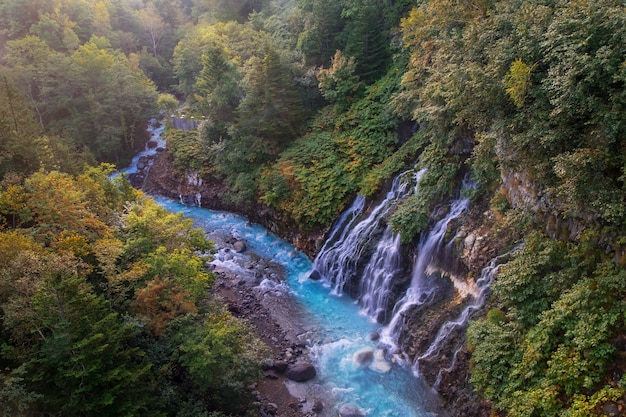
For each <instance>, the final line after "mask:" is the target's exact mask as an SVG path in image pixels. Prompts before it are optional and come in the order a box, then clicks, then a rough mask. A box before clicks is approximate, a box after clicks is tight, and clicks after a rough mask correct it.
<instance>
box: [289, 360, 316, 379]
mask: <svg viewBox="0 0 626 417" xmlns="http://www.w3.org/2000/svg"><path fill="white" fill-rule="evenodd" d="M316 375H317V371H316V370H315V367H314V366H313V364H312V363H310V362H296V363H294V364H291V365H289V366H287V370H286V371H285V376H286V377H287V378H289V379H290V380H292V381H295V382H305V381H308V380H310V379H313V378H315V376H316Z"/></svg>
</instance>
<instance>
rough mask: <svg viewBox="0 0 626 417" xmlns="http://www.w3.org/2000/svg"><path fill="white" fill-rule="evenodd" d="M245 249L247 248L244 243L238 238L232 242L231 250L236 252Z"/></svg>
mask: <svg viewBox="0 0 626 417" xmlns="http://www.w3.org/2000/svg"><path fill="white" fill-rule="evenodd" d="M246 249H247V248H246V244H245V243H244V242H243V241H241V240H238V241H236V242H235V243H233V250H234V251H235V252H237V253H241V252H245V250H246Z"/></svg>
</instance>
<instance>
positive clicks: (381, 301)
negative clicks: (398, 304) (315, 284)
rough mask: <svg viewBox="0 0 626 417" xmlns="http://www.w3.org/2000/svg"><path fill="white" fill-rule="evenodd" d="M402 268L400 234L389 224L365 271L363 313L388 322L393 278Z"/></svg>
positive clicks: (362, 287)
mask: <svg viewBox="0 0 626 417" xmlns="http://www.w3.org/2000/svg"><path fill="white" fill-rule="evenodd" d="M401 270H402V259H401V257H400V234H399V233H393V232H392V230H391V227H389V226H387V228H386V229H385V231H384V232H383V236H382V238H381V239H380V241H379V242H378V245H377V246H376V251H375V252H374V254H373V255H372V257H371V259H370V261H369V262H368V264H367V266H366V267H365V271H364V272H363V277H362V280H361V286H360V294H361V296H360V298H359V304H360V305H361V307H362V310H361V312H362V313H363V314H365V315H367V316H368V317H372V318H374V319H376V321H378V322H379V323H384V322H386V319H387V317H386V316H385V313H386V312H387V304H388V302H389V296H390V294H391V285H392V283H393V278H394V277H395V276H396V275H397V274H398V273H399V272H400V271H401Z"/></svg>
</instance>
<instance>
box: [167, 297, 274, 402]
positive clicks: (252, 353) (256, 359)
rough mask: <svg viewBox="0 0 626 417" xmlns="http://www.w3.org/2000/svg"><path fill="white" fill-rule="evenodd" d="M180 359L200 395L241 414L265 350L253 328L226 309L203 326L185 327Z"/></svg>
mask: <svg viewBox="0 0 626 417" xmlns="http://www.w3.org/2000/svg"><path fill="white" fill-rule="evenodd" d="M178 334H179V335H180V336H179V337H180V338H181V341H180V347H179V360H180V362H181V364H182V365H183V366H184V367H185V368H186V369H187V370H188V371H189V373H190V375H191V376H192V377H193V378H194V382H195V383H196V384H197V386H198V388H199V389H200V390H201V392H203V393H205V394H206V395H207V396H209V398H210V399H211V402H212V403H213V404H215V405H218V406H219V408H220V409H222V410H224V411H226V412H233V413H240V412H241V411H242V406H245V404H246V403H247V401H245V400H246V397H247V396H248V395H249V393H248V390H247V386H248V385H249V384H251V383H252V382H254V381H256V380H257V379H258V376H259V369H260V367H259V363H260V361H261V359H262V358H263V357H264V355H266V350H265V349H266V348H265V347H264V346H263V345H262V344H260V342H259V340H258V339H257V338H256V337H255V336H254V335H253V331H252V329H251V328H250V327H249V326H248V325H246V324H245V323H244V322H243V321H241V320H238V319H236V318H234V317H233V316H232V315H230V314H229V313H227V312H226V311H225V310H223V309H219V308H215V309H212V310H211V313H210V314H208V315H207V316H205V320H204V323H203V324H201V325H199V326H198V325H194V326H193V327H190V328H185V327H183V328H182V329H181V331H180V332H179V333H178Z"/></svg>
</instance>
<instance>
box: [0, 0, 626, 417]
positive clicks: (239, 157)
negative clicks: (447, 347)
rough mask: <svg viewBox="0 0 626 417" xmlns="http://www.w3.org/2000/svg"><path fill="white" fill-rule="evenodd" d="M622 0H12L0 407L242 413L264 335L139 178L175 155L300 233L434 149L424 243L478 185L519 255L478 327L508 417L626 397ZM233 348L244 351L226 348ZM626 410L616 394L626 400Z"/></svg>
mask: <svg viewBox="0 0 626 417" xmlns="http://www.w3.org/2000/svg"><path fill="white" fill-rule="evenodd" d="M625 57H626V5H625V4H624V2H623V1H622V0H594V1H591V0H465V1H459V0H384V1H383V0H341V1H338V0H0V258H1V259H2V262H1V263H0V319H1V320H2V326H1V327H0V343H1V344H0V346H1V350H0V351H1V352H2V353H1V356H0V365H1V367H0V404H2V405H1V406H0V410H1V411H2V413H3V415H5V416H9V415H10V416H15V415H23V416H31V415H32V416H35V415H55V416H56V415H58V416H61V415H62V416H94V415H126V416H140V415H150V416H155V415H163V416H180V417H182V416H189V417H191V416H194V417H200V416H213V417H217V416H222V415H229V414H230V415H244V414H245V413H246V407H247V404H248V403H247V402H246V401H245V396H246V395H247V391H246V389H245V387H246V386H247V385H249V383H250V381H254V380H255V379H256V378H257V377H258V375H257V371H258V361H259V360H260V358H261V357H262V356H263V353H264V347H263V345H262V344H261V343H260V342H259V341H258V340H257V339H256V338H255V337H254V336H253V332H252V331H251V329H250V328H249V327H247V326H246V325H245V324H244V323H243V322H241V321H239V320H237V319H235V318H233V317H232V316H231V315H230V314H229V313H228V311H227V310H226V309H225V308H224V306H223V305H221V303H220V302H219V301H218V300H216V299H214V298H213V297H212V296H210V295H208V294H209V293H208V292H207V289H208V288H209V287H210V286H211V283H212V276H211V274H210V273H208V272H207V271H206V270H205V268H204V264H205V261H206V259H207V258H208V257H210V251H211V244H210V242H208V241H207V240H206V239H205V237H204V236H203V234H202V232H200V231H198V230H195V229H193V228H192V226H191V224H190V223H188V222H187V221H185V220H183V219H182V218H181V217H179V216H176V215H172V214H168V213H167V212H165V211H164V210H163V209H162V208H160V207H159V206H158V205H156V204H155V203H154V202H153V201H152V200H151V199H149V198H148V197H146V196H145V195H144V194H143V193H141V192H140V191H137V190H135V189H133V188H132V187H131V186H130V185H129V183H128V181H127V179H126V178H124V177H123V176H118V177H115V178H113V179H112V178H111V175H110V174H111V173H112V172H113V170H114V165H113V164H117V166H119V167H122V166H124V165H125V164H127V163H128V161H130V158H131V156H132V154H133V153H134V152H135V151H136V150H138V149H141V148H142V147H143V144H144V143H145V141H146V140H147V133H146V125H147V122H148V120H149V119H150V118H151V117H153V116H155V115H157V114H159V112H160V114H161V115H163V116H164V119H165V120H166V123H167V120H170V119H171V118H172V117H176V118H179V117H182V118H191V117H193V118H194V120H199V121H201V122H200V124H199V126H198V128H197V129H193V130H188V131H182V130H176V129H174V128H173V126H172V125H171V124H168V128H167V132H166V135H167V140H168V145H167V146H168V152H169V153H170V154H171V155H172V157H173V161H174V166H175V167H176V169H177V170H178V171H179V172H180V174H183V175H184V174H186V173H189V172H190V171H193V172H195V173H197V174H199V175H200V176H201V177H202V178H205V179H211V180H213V181H219V182H221V183H223V184H225V185H226V186H227V187H225V188H224V190H226V191H224V192H223V194H222V195H220V198H222V199H224V201H230V202H232V203H234V204H238V205H239V206H241V207H246V206H253V205H256V204H263V205H265V206H267V207H269V208H270V209H272V210H274V212H275V213H279V215H280V216H282V217H283V218H287V219H289V220H290V222H291V223H290V224H293V225H296V227H297V228H298V232H299V233H302V234H307V233H309V232H311V231H312V230H317V229H324V228H328V227H329V226H330V224H331V223H332V222H333V220H334V219H335V218H336V217H337V216H338V214H339V213H340V212H341V210H342V209H344V208H345V206H346V205H347V204H348V203H349V202H350V201H351V199H353V198H354V196H355V195H356V194H358V193H360V194H363V195H365V196H367V197H372V198H374V197H375V196H376V195H377V193H378V192H380V191H384V190H383V188H384V186H385V184H386V183H387V182H388V180H389V179H390V178H391V177H392V176H393V175H394V174H395V173H397V172H400V171H402V170H407V169H416V170H417V169H422V168H426V171H425V174H424V175H423V176H422V178H421V180H420V193H419V197H418V196H416V195H411V196H409V197H408V198H406V199H404V200H403V201H402V202H401V203H400V204H399V205H398V206H397V207H396V208H395V209H394V212H393V214H391V217H390V219H389V222H390V223H391V224H392V225H393V227H394V229H395V230H396V231H397V232H399V233H401V236H402V240H403V241H404V242H414V241H416V240H417V239H418V238H419V234H420V232H421V231H422V230H423V229H424V228H425V227H427V225H428V222H429V220H430V219H431V218H432V216H435V215H437V210H436V207H437V204H438V203H439V202H441V201H442V200H445V199H447V198H450V197H451V196H453V195H454V194H455V193H457V192H458V190H459V189H460V184H461V181H462V179H463V178H464V177H465V176H466V175H468V174H469V175H471V177H472V178H473V180H474V181H475V182H476V184H477V187H476V188H475V189H472V190H469V191H467V192H468V193H469V194H471V195H470V197H471V199H472V204H473V205H474V206H475V207H479V208H480V209H481V210H478V211H481V213H479V214H478V215H476V216H475V218H474V219H472V221H474V222H477V223H481V224H482V226H484V227H486V228H488V229H489V233H490V234H491V235H492V236H495V237H498V239H500V240H501V241H503V242H504V243H503V244H502V245H501V250H502V251H505V250H509V249H510V248H511V247H513V246H514V245H516V244H518V243H519V242H524V245H523V247H522V248H521V249H520V250H519V251H518V252H516V254H515V255H514V256H513V259H512V260H511V261H510V262H508V263H507V264H506V265H503V266H502V268H501V272H500V274H499V275H498V277H497V279H496V282H495V283H494V285H493V289H492V291H493V294H492V296H491V299H490V301H489V310H488V312H487V313H486V315H485V317H484V318H479V319H477V320H476V321H474V322H473V323H472V325H471V326H470V328H469V330H468V335H467V337H468V346H469V349H470V351H471V355H472V359H471V380H470V383H471V384H472V386H473V387H474V389H475V391H476V393H477V395H478V396H479V397H480V398H481V399H483V400H486V401H487V402H488V403H489V404H490V405H491V406H492V408H493V414H494V415H503V416H504V415H509V416H581V417H582V416H589V415H602V414H605V415H611V414H610V413H612V412H613V413H614V415H618V413H621V412H622V411H621V410H619V407H621V405H623V403H624V401H625V397H624V396H625V395H626V377H625V376H624V370H625V369H626V333H625V330H626V323H625V319H626V317H625V314H626V269H625V266H626V58H625ZM233 364H234V365H233ZM613 410H615V411H613Z"/></svg>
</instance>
